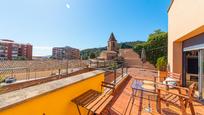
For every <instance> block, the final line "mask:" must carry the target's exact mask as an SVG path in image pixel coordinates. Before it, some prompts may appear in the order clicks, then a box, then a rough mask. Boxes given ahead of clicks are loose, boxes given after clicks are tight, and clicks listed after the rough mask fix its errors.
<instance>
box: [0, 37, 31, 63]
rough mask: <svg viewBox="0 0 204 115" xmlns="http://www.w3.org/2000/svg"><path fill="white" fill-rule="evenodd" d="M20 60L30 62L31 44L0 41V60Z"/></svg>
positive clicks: (6, 40)
mask: <svg viewBox="0 0 204 115" xmlns="http://www.w3.org/2000/svg"><path fill="white" fill-rule="evenodd" d="M21 58H22V59H28V60H32V45H31V44H19V43H15V42H14V41H13V40H8V39H1V40H0V60H13V59H21Z"/></svg>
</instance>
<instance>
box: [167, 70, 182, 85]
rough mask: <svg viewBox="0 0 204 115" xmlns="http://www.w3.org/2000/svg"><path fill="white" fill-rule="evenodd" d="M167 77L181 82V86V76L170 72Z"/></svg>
mask: <svg viewBox="0 0 204 115" xmlns="http://www.w3.org/2000/svg"><path fill="white" fill-rule="evenodd" d="M167 76H168V77H170V78H172V79H175V80H177V81H179V85H181V74H179V73H173V72H168V73H167Z"/></svg>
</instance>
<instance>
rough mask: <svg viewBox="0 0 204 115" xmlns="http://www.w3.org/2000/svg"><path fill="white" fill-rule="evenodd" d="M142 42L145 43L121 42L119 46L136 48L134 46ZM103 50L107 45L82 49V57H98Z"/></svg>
mask: <svg viewBox="0 0 204 115" xmlns="http://www.w3.org/2000/svg"><path fill="white" fill-rule="evenodd" d="M142 43H144V41H132V42H121V43H118V47H119V48H121V49H124V48H134V46H136V45H138V44H142ZM103 50H107V47H100V48H89V49H84V50H81V52H80V54H81V57H82V59H89V58H95V57H98V56H99V55H100V53H101V52H102V51H103Z"/></svg>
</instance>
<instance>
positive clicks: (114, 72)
mask: <svg viewBox="0 0 204 115" xmlns="http://www.w3.org/2000/svg"><path fill="white" fill-rule="evenodd" d="M114 84H116V69H114Z"/></svg>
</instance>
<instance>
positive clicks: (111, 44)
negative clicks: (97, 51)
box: [107, 33, 118, 52]
mask: <svg viewBox="0 0 204 115" xmlns="http://www.w3.org/2000/svg"><path fill="white" fill-rule="evenodd" d="M107 49H108V51H115V52H117V51H118V45H117V40H116V39H115V36H114V34H113V33H111V35H110V38H109V40H108V47H107Z"/></svg>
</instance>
